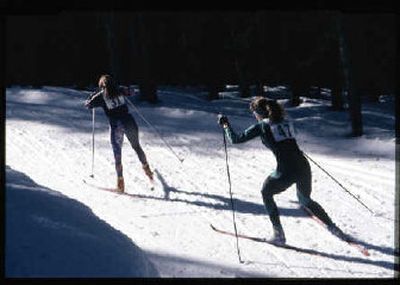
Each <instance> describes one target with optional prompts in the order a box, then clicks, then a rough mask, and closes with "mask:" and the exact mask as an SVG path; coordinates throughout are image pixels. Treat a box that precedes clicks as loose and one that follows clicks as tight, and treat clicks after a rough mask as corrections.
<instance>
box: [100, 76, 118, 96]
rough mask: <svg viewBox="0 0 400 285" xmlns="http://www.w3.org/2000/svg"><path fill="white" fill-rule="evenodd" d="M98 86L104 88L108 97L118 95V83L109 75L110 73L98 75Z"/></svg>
mask: <svg viewBox="0 0 400 285" xmlns="http://www.w3.org/2000/svg"><path fill="white" fill-rule="evenodd" d="M99 88H104V89H105V90H106V96H108V97H109V98H113V97H116V96H118V95H119V94H118V93H119V92H118V85H117V84H116V82H115V81H114V79H113V78H112V77H111V75H108V74H104V75H102V76H100V79H99Z"/></svg>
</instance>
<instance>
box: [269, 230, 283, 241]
mask: <svg viewBox="0 0 400 285" xmlns="http://www.w3.org/2000/svg"><path fill="white" fill-rule="evenodd" d="M269 242H270V243H273V244H277V245H284V244H285V243H286V237H285V233H284V232H283V229H282V228H278V227H274V234H273V236H272V238H271V239H269Z"/></svg>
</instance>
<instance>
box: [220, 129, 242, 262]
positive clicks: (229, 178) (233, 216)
mask: <svg viewBox="0 0 400 285" xmlns="http://www.w3.org/2000/svg"><path fill="white" fill-rule="evenodd" d="M222 135H223V137H224V150H225V163H226V173H227V176H228V183H229V195H230V198H231V207H232V219H233V228H234V230H235V237H236V249H237V254H238V258H239V262H240V263H243V261H242V258H241V256H240V250H239V238H238V233H237V227H236V216H235V208H234V206H233V198H232V183H231V175H230V171H229V162H228V150H227V146H226V138H225V131H224V129H222Z"/></svg>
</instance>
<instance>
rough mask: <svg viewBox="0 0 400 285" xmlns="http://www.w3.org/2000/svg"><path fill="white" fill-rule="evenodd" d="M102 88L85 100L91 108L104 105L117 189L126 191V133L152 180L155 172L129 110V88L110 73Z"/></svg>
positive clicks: (100, 84)
mask: <svg viewBox="0 0 400 285" xmlns="http://www.w3.org/2000/svg"><path fill="white" fill-rule="evenodd" d="M98 86H99V88H100V89H101V90H100V91H99V92H97V93H96V94H94V95H92V96H91V97H90V98H88V99H87V100H86V102H85V106H86V107H87V108H89V109H91V108H95V107H102V108H103V110H104V112H105V114H106V116H107V117H108V120H109V124H110V139H111V146H112V149H113V154H114V159H115V169H116V172H117V189H118V191H120V192H124V190H125V183H124V177H123V169H122V153H121V150H122V144H123V139H124V134H125V135H126V136H127V138H128V140H129V142H130V144H131V146H132V148H133V149H134V150H135V152H136V154H137V156H138V158H139V160H140V162H141V163H142V167H143V170H144V172H145V174H146V175H147V176H148V177H149V179H150V180H153V172H152V171H151V170H150V167H149V164H148V162H147V158H146V155H145V153H144V151H143V149H142V147H141V145H140V143H139V130H138V126H137V124H136V121H135V119H134V118H133V117H132V115H131V114H130V113H129V111H128V106H127V104H126V101H125V100H126V99H125V96H130V95H132V94H130V91H129V89H128V88H123V87H120V86H118V85H117V84H116V83H115V81H114V79H113V78H112V77H111V76H110V75H107V74H106V75H102V76H101V77H100V79H99V83H98Z"/></svg>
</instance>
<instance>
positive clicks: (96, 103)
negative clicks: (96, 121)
mask: <svg viewBox="0 0 400 285" xmlns="http://www.w3.org/2000/svg"><path fill="white" fill-rule="evenodd" d="M102 92H103V91H99V92H97V93H96V94H94V95H91V96H90V97H89V98H88V99H87V100H86V101H85V107H86V108H89V109H92V108H95V107H100V106H102V105H103V104H104V100H103V96H102Z"/></svg>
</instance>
